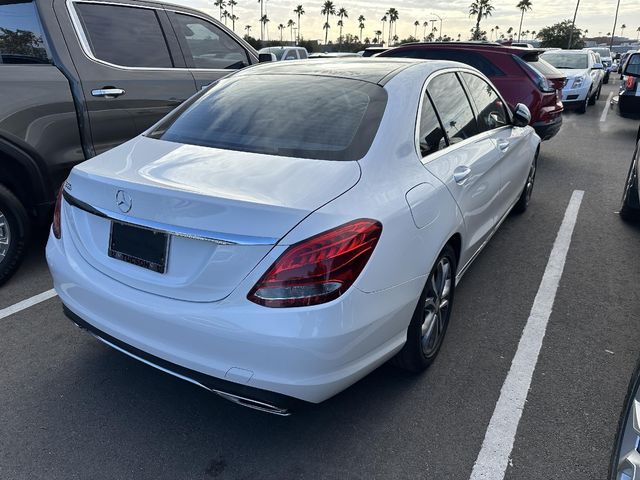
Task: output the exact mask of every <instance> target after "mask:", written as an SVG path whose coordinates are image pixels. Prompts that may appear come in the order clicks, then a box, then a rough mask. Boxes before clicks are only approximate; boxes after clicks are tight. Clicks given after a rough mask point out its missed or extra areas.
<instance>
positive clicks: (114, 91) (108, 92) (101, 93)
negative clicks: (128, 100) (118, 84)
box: [91, 88, 126, 98]
mask: <svg viewBox="0 0 640 480" xmlns="http://www.w3.org/2000/svg"><path fill="white" fill-rule="evenodd" d="M125 93H126V92H125V91H124V90H123V89H121V88H97V89H95V90H91V95H93V96H94V97H106V98H109V97H113V98H115V97H119V96H120V95H124V94H125Z"/></svg>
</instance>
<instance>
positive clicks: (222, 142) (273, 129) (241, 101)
mask: <svg viewBox="0 0 640 480" xmlns="http://www.w3.org/2000/svg"><path fill="white" fill-rule="evenodd" d="M386 102H387V94H386V92H385V90H384V89H383V88H382V87H380V86H378V85H375V84H372V83H368V82H363V81H359V80H350V79H344V78H332V77H315V76H310V75H239V76H234V77H231V78H228V79H226V80H221V81H220V82H218V83H217V84H216V85H215V86H213V87H211V88H210V89H209V90H208V91H207V92H205V93H204V94H203V95H201V96H199V97H196V98H195V99H193V100H192V101H191V102H188V104H186V105H184V106H183V107H181V109H180V110H179V111H178V112H177V113H176V114H175V115H170V116H169V117H167V118H166V119H165V120H164V121H163V122H162V123H161V124H159V125H158V126H157V127H156V128H155V129H154V130H153V131H152V132H150V133H149V134H148V135H149V136H150V137H152V138H157V139H161V140H167V141H170V142H178V143H186V144H192V145H202V146H206V147H215V148H223V149H227V150H239V151H245V152H256V153H264V154H272V155H280V156H287V157H302V158H314V159H326V160H358V159H360V158H362V157H364V156H365V155H366V153H367V151H368V150H369V147H370V146H371V143H372V142H373V138H374V136H375V134H376V132H377V130H378V126H379V124H380V120H381V118H382V114H383V113H384V108H385V105H386Z"/></svg>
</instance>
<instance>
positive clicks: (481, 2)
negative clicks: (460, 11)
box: [469, 0, 495, 40]
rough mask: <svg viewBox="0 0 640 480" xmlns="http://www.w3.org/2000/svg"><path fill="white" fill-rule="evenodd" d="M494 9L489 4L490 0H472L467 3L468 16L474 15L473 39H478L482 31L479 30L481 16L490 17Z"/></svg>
mask: <svg viewBox="0 0 640 480" xmlns="http://www.w3.org/2000/svg"><path fill="white" fill-rule="evenodd" d="M494 10H495V9H494V8H493V5H491V0H473V2H472V3H471V5H469V16H470V17H472V16H475V17H476V26H475V29H474V31H473V39H474V40H480V39H481V37H482V33H481V32H480V21H481V20H482V19H483V18H487V17H490V16H491V15H492V13H493V11H494Z"/></svg>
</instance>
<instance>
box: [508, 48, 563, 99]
mask: <svg viewBox="0 0 640 480" xmlns="http://www.w3.org/2000/svg"><path fill="white" fill-rule="evenodd" d="M512 56H513V59H514V60H515V61H516V63H517V64H518V65H519V66H520V68H521V69H522V70H523V71H524V73H526V74H527V76H528V77H529V78H530V79H531V81H532V82H533V83H534V84H535V86H536V87H537V88H538V90H540V91H541V92H543V93H553V92H555V91H556V89H555V87H554V86H553V85H552V84H551V82H550V81H549V79H547V77H545V76H544V75H542V73H540V72H539V71H538V69H536V68H535V67H534V66H533V65H530V64H529V63H528V62H527V61H526V60H524V59H523V58H520V57H519V56H518V55H512ZM537 60H538V61H539V59H537Z"/></svg>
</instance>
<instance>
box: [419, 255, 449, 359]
mask: <svg viewBox="0 0 640 480" xmlns="http://www.w3.org/2000/svg"><path fill="white" fill-rule="evenodd" d="M452 270H453V269H452V268H451V262H450V261H449V259H448V258H447V257H443V258H441V259H440V261H439V262H438V265H437V266H436V268H435V269H434V271H433V273H432V274H431V278H430V279H429V282H428V291H427V297H426V299H425V301H424V307H423V308H424V321H423V323H422V336H421V345H422V353H423V354H424V356H425V357H430V356H431V355H433V354H434V353H435V352H437V351H438V348H439V347H440V344H441V343H442V339H443V338H444V333H445V331H446V327H447V322H448V321H449V311H450V309H451V286H452V281H453V276H452V273H453V272H452Z"/></svg>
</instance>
